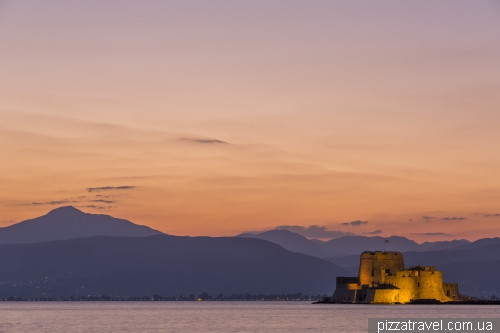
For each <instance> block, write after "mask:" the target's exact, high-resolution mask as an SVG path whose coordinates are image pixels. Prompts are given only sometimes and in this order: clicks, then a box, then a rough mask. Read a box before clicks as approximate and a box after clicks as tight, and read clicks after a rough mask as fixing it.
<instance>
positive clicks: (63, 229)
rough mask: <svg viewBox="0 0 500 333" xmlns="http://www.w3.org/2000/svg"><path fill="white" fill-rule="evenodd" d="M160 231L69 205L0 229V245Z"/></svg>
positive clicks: (158, 232)
mask: <svg viewBox="0 0 500 333" xmlns="http://www.w3.org/2000/svg"><path fill="white" fill-rule="evenodd" d="M156 234H161V232H160V231H157V230H154V229H151V228H150V227H146V226H142V225H137V224H134V223H132V222H130V221H127V220H123V219H117V218H114V217H111V216H109V215H101V214H88V213H84V212H82V211H80V210H78V209H76V208H74V207H72V206H66V207H60V208H56V209H54V210H52V211H50V212H49V213H48V214H47V215H44V216H40V217H37V218H35V219H31V220H26V221H23V222H19V223H17V224H14V225H11V226H8V227H4V228H0V244H19V243H21V244H22V243H36V242H44V241H50V240H64V239H72V238H82V237H91V236H131V237H142V236H151V235H156Z"/></svg>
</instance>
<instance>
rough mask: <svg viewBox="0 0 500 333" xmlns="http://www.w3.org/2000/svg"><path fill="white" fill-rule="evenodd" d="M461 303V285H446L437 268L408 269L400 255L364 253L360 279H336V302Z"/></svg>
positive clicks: (334, 297)
mask: <svg viewBox="0 0 500 333" xmlns="http://www.w3.org/2000/svg"><path fill="white" fill-rule="evenodd" d="M416 300H432V301H438V302H450V301H454V300H458V284H456V283H443V275H442V273H441V271H438V270H436V269H435V268H434V266H417V267H412V268H410V269H405V267H404V259H403V255H402V254H401V253H399V252H381V251H376V252H363V253H362V254H361V256H360V260H359V275H358V277H357V278H356V277H337V288H336V289H335V292H334V294H333V301H334V302H336V303H386V304H387V303H389V304H390V303H410V302H413V301H416Z"/></svg>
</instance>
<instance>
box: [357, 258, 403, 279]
mask: <svg viewBox="0 0 500 333" xmlns="http://www.w3.org/2000/svg"><path fill="white" fill-rule="evenodd" d="M404 269H405V264H404V259H403V255H402V254H401V253H399V252H381V251H375V252H367V251H365V252H363V253H361V257H360V259H359V274H358V278H359V284H360V285H373V284H374V283H376V284H379V283H384V281H383V280H384V276H385V274H383V273H386V274H387V275H395V274H396V272H398V271H402V270H404Z"/></svg>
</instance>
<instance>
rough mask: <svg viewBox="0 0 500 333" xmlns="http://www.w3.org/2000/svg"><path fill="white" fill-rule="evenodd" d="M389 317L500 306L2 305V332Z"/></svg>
mask: <svg viewBox="0 0 500 333" xmlns="http://www.w3.org/2000/svg"><path fill="white" fill-rule="evenodd" d="M387 316H389V317H423V318H445V317H464V318H465V317H467V318H471V317H484V318H488V317H489V318H498V317H499V316H500V306H487V305H486V306H467V305H463V306H453V305H451V306H443V305H441V306H435V305H412V306H408V305H407V306H402V305H312V304H310V303H309V302H151V303H149V302H127V303H125V302H124V303H118V302H117V303H99V302H90V303H84V302H81V303H76V302H75V303H70V302H62V303H49V302H40V303H24V302H12V303H11V302H2V303H0V332H20V333H21V332H22V333H25V332H54V333H62V332H64V333H66V332H266V333H268V332H367V325H368V324H367V318H370V317H387Z"/></svg>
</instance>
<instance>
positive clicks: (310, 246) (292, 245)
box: [238, 230, 470, 258]
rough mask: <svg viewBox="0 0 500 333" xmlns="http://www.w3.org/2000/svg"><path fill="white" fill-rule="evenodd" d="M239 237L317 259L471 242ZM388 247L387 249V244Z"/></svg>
mask: <svg viewBox="0 0 500 333" xmlns="http://www.w3.org/2000/svg"><path fill="white" fill-rule="evenodd" d="M238 237H251V238H259V239H264V240H267V241H269V242H273V243H275V244H279V245H281V246H283V247H284V248H285V249H287V250H289V251H292V252H297V253H303V254H308V255H312V256H315V257H318V258H329V257H341V256H347V255H351V254H352V255H354V254H355V255H359V254H360V253H361V252H363V251H382V250H384V248H385V249H386V250H387V251H399V252H406V251H437V250H446V249H450V248H455V247H459V246H466V245H467V244H469V243H470V242H469V241H468V240H465V239H460V240H453V241H438V242H425V243H422V244H418V243H417V242H415V241H413V240H411V239H408V238H406V237H401V236H391V237H385V238H384V237H379V236H375V237H368V236H343V237H339V238H334V239H331V240H328V241H322V240H319V239H307V238H306V237H304V236H302V235H299V234H297V233H294V232H291V231H289V230H270V231H265V232H261V233H243V234H240V235H238ZM385 241H387V243H385V247H384V242H385Z"/></svg>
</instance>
